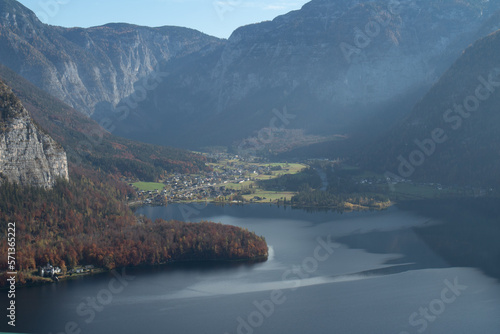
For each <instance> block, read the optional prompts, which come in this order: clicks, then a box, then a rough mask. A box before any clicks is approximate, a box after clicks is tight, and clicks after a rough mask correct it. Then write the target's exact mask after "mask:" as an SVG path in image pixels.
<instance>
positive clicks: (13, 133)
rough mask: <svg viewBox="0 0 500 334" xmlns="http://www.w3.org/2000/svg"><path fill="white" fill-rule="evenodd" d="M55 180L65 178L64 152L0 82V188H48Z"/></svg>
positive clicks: (66, 163)
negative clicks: (9, 184)
mask: <svg viewBox="0 0 500 334" xmlns="http://www.w3.org/2000/svg"><path fill="white" fill-rule="evenodd" d="M59 178H61V179H66V180H68V178H69V176H68V161H67V158H66V152H64V150H63V148H62V147H61V146H60V145H59V144H58V143H57V142H56V141H54V140H53V139H52V138H51V137H50V136H49V135H48V134H46V133H45V132H44V131H43V130H42V129H40V127H39V126H38V125H37V124H35V122H33V120H32V119H31V117H30V115H29V113H28V111H27V110H26V109H25V108H24V107H23V105H22V103H21V101H19V99H18V98H17V97H16V96H15V95H14V93H13V92H12V90H11V89H10V88H9V87H8V86H7V85H5V84H4V83H3V82H2V81H0V184H1V183H3V182H5V181H8V182H13V183H19V184H21V185H24V186H26V185H32V186H40V187H45V188H50V187H52V186H53V185H54V184H55V182H56V181H57V180H58V179H59Z"/></svg>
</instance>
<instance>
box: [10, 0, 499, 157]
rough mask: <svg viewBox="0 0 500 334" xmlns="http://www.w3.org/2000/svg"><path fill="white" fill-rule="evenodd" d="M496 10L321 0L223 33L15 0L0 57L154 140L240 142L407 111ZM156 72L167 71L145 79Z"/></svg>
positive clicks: (492, 6)
mask: <svg viewBox="0 0 500 334" xmlns="http://www.w3.org/2000/svg"><path fill="white" fill-rule="evenodd" d="M498 10H500V2H498V1H484V0H464V1H457V0H412V1H409V0H399V1H397V0H312V1H311V2H309V3H307V4H306V5H304V6H303V7H302V9H300V10H297V11H293V12H290V13H288V14H286V15H282V16H279V17H277V18H276V19H274V20H273V21H269V22H263V23H259V24H253V25H248V26H244V27H241V28H239V29H237V30H236V31H235V32H234V33H233V34H232V36H231V37H230V38H229V40H227V41H225V40H219V39H216V38H213V37H209V36H206V35H203V34H201V33H199V32H196V31H193V30H189V29H185V28H173V27H164V28H145V27H137V26H131V25H124V24H118V25H117V24H112V25H106V26H102V27H96V28H90V29H78V28H74V29H65V28H59V27H52V26H48V25H44V24H42V23H40V21H38V19H37V18H36V17H35V15H34V14H33V13H32V12H31V11H29V10H27V9H26V8H25V7H23V6H22V5H20V4H19V3H17V2H15V1H14V0H4V1H2V2H0V24H1V26H0V62H2V63H4V64H5V65H7V66H8V67H10V68H12V69H14V70H15V71H16V72H17V73H19V74H21V75H22V76H24V77H25V78H27V79H29V80H30V81H32V82H33V83H35V84H36V85H38V86H39V87H41V88H43V89H44V90H46V91H48V92H49V93H51V94H52V95H54V96H56V97H58V98H60V99H62V100H63V101H65V102H67V103H68V104H70V105H72V106H74V107H75V108H76V109H78V110H80V111H83V112H86V113H87V114H93V117H94V118H95V119H100V118H104V117H105V118H112V119H113V115H114V114H118V116H116V117H115V118H118V119H117V120H114V122H113V123H114V125H115V127H114V129H115V130H114V131H116V134H119V135H121V136H125V137H128V138H132V139H136V140H145V141H148V142H152V143H155V144H161V145H165V144H167V145H176V146H184V147H190V148H198V147H200V146H205V145H228V144H231V143H232V141H233V140H239V139H243V138H245V137H246V136H250V135H254V134H255V132H256V131H258V130H260V129H263V128H272V127H273V125H274V126H276V127H284V128H286V129H290V130H292V129H301V130H305V131H306V132H308V133H310V134H318V135H333V134H347V135H351V136H355V135H360V134H364V133H365V132H366V133H368V132H369V131H368V130H370V131H372V130H373V129H376V131H378V132H379V133H380V132H381V131H383V130H386V129H387V128H389V126H390V124H392V123H395V122H396V121H397V120H399V119H402V118H403V117H404V116H406V115H407V114H408V113H409V112H410V111H411V108H412V107H413V106H414V104H415V103H416V102H417V101H418V100H419V99H421V98H422V96H423V95H424V94H425V92H426V91H427V90H428V89H429V88H430V87H431V86H432V85H433V84H434V83H435V82H436V81H437V80H438V78H439V77H440V76H441V75H442V74H443V73H444V72H445V71H446V70H447V69H448V68H449V66H450V65H451V64H453V62H454V61H455V60H456V59H457V58H458V57H459V56H460V55H461V53H462V52H463V50H464V49H465V48H466V47H467V46H469V45H470V44H471V43H473V42H474V41H476V40H477V39H478V38H481V37H484V36H486V35H487V34H489V33H491V32H493V31H494V30H495V29H496V28H497V26H498V21H497V20H496V19H495V16H494V15H495V13H497V12H498ZM496 18H498V15H497V16H496ZM159 64H161V66H160V68H161V72H160V73H158V70H157V68H158V65H159ZM152 74H153V75H156V76H158V75H160V79H161V80H156V81H155V80H153V81H146V82H144V81H143V80H144V78H147V77H148V76H150V75H152ZM141 82H143V83H142V84H141ZM134 83H136V86H135V87H134ZM137 83H138V85H137ZM145 88H147V89H145ZM120 102H121V105H122V106H123V108H122V109H125V110H126V117H122V116H123V115H125V113H118V112H117V111H116V110H118V109H120ZM117 106H118V108H117V109H113V108H114V107H117ZM96 109H97V110H98V111H99V112H98V113H94V111H95V110H96ZM285 109H286V114H288V115H290V118H287V116H284V115H285V112H284V110H285ZM106 111H108V113H107V114H106ZM276 117H277V121H276V119H275V118H276ZM273 120H275V121H273ZM278 121H279V122H278ZM376 131H375V130H374V132H376ZM193 134H196V136H193ZM266 141H267V139H266Z"/></svg>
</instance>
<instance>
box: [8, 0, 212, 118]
mask: <svg viewBox="0 0 500 334" xmlns="http://www.w3.org/2000/svg"><path fill="white" fill-rule="evenodd" d="M220 43H222V41H221V40H219V39H217V38H215V37H210V36H207V35H205V34H202V33H200V32H198V31H195V30H192V29H186V28H178V27H160V28H148V27H140V26H134V25H128V24H109V25H105V26H101V27H93V28H89V29H80V28H71V29H65V28H61V27H55V26H49V25H46V24H43V23H41V22H40V21H39V20H38V18H37V17H36V16H35V14H34V13H33V12H32V11H30V10H29V9H27V8H26V7H24V6H23V5H22V4H20V3H18V2H17V1H14V0H2V1H0V62H1V63H3V64H4V65H6V66H8V67H9V68H11V69H13V70H14V71H16V72H17V73H19V74H21V75H22V76H23V77H25V78H26V79H28V80H30V81H31V82H33V83H34V84H35V85H37V86H38V87H40V88H42V89H44V90H45V91H47V92H49V93H50V94H52V95H53V96H55V97H57V98H59V99H61V100H62V101H64V102H66V103H67V104H69V105H70V106H72V107H74V108H75V109H77V110H79V111H81V112H84V113H86V114H88V115H91V114H92V113H93V112H94V111H95V109H96V105H97V104H99V103H105V104H106V105H107V104H111V105H116V104H117V103H118V102H119V101H120V100H122V99H123V98H125V97H127V96H129V95H130V94H132V93H133V92H134V91H135V89H134V84H136V83H138V82H141V81H142V80H145V79H147V78H149V79H148V80H149V81H148V82H147V83H146V84H144V85H143V86H147V87H146V89H151V88H150V87H153V86H154V87H155V85H157V81H159V79H161V75H162V72H161V71H162V66H163V65H164V64H165V63H168V62H169V61H170V60H172V59H175V58H177V57H182V56H184V55H187V54H190V53H192V52H202V53H203V52H207V51H209V50H210V48H211V47H213V46H214V45H218V44H220Z"/></svg>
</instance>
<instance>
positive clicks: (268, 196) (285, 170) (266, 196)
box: [211, 160, 307, 203]
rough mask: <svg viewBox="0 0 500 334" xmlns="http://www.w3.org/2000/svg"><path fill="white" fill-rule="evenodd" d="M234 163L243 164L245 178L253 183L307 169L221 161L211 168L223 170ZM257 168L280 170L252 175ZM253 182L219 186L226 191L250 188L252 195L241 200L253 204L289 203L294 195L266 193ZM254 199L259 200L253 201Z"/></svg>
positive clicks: (279, 164) (283, 165)
mask: <svg viewBox="0 0 500 334" xmlns="http://www.w3.org/2000/svg"><path fill="white" fill-rule="evenodd" d="M234 163H238V164H243V165H244V166H245V167H244V169H245V170H246V171H247V172H246V173H245V175H244V176H245V178H251V179H254V180H255V181H261V180H269V179H274V178H277V177H279V176H281V175H287V174H297V173H300V172H301V171H302V170H304V169H305V168H307V166H306V165H304V164H289V163H268V164H256V163H242V162H240V161H237V160H223V161H221V162H219V163H217V164H211V167H212V168H213V169H214V170H222V168H224V167H225V166H227V165H230V164H234ZM259 167H260V168H267V167H281V169H280V170H273V171H271V173H270V175H267V174H254V173H253V172H252V171H253V170H257V169H258V168H259ZM255 181H245V182H243V183H232V182H228V183H224V184H220V186H224V187H226V188H227V189H233V190H245V189H250V188H252V191H253V193H252V194H249V195H243V198H245V200H248V201H250V200H253V201H254V202H255V203H269V202H270V201H271V202H275V201H277V200H283V199H286V200H287V201H289V200H290V199H291V198H292V197H293V196H294V195H295V193H293V192H286V191H285V192H276V191H267V190H263V189H260V188H258V187H257V184H256V182H255ZM255 197H257V198H260V199H255Z"/></svg>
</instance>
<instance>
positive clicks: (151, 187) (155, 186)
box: [132, 182, 165, 191]
mask: <svg viewBox="0 0 500 334" xmlns="http://www.w3.org/2000/svg"><path fill="white" fill-rule="evenodd" d="M132 186H133V187H135V188H137V189H139V190H142V191H155V190H162V189H163V188H165V185H164V184H163V183H156V182H136V183H132Z"/></svg>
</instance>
